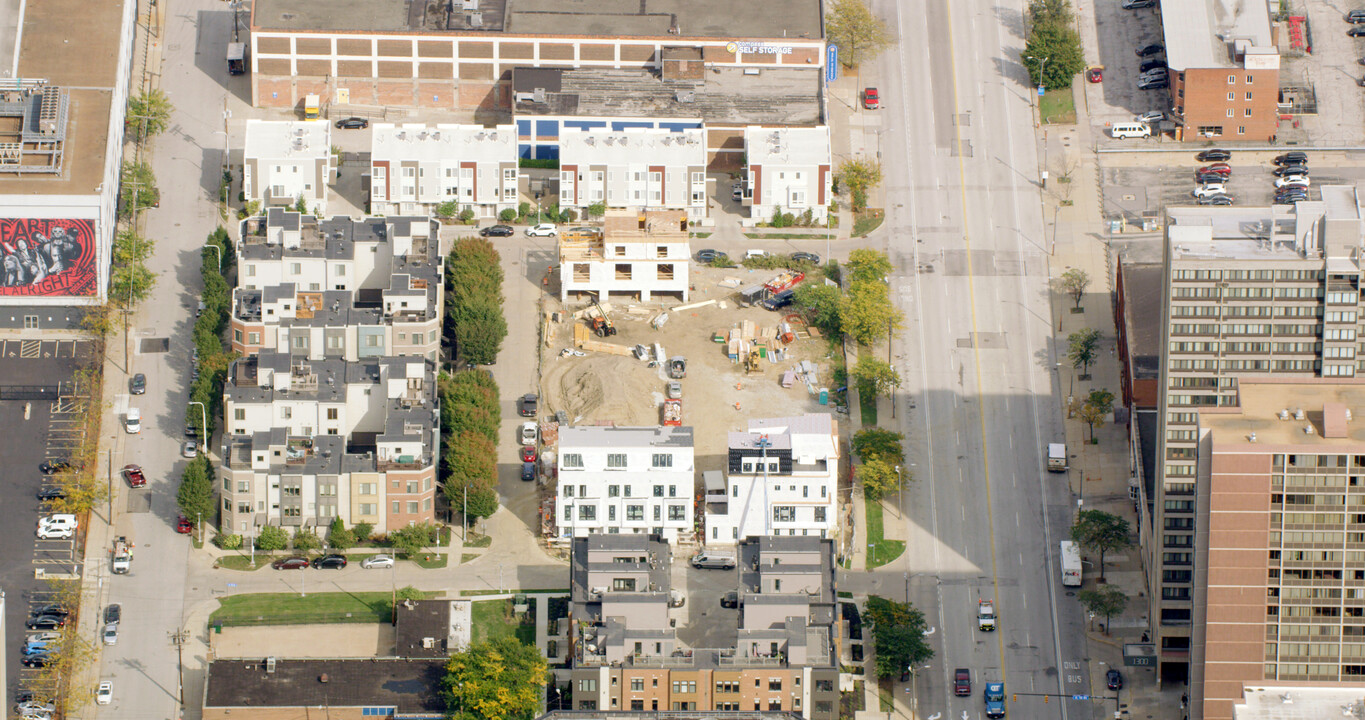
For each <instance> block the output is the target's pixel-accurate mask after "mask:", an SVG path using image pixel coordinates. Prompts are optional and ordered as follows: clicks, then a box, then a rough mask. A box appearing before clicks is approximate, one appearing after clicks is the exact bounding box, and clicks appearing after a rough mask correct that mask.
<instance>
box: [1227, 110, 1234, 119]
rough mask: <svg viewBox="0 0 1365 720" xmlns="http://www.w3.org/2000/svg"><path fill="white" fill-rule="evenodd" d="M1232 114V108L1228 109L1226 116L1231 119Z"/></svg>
mask: <svg viewBox="0 0 1365 720" xmlns="http://www.w3.org/2000/svg"><path fill="white" fill-rule="evenodd" d="M1232 113H1233V110H1232V108H1228V109H1227V116H1228V117H1232Z"/></svg>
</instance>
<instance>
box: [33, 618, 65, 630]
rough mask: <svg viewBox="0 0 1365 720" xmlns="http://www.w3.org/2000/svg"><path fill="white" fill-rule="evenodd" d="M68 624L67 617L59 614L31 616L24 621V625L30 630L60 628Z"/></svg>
mask: <svg viewBox="0 0 1365 720" xmlns="http://www.w3.org/2000/svg"><path fill="white" fill-rule="evenodd" d="M65 624H66V618H65V617H61V616H58V615H39V616H38V617H34V618H29V619H28V622H25V623H24V627H26V628H28V629H29V630H60V629H61V628H62V626H63V625H65Z"/></svg>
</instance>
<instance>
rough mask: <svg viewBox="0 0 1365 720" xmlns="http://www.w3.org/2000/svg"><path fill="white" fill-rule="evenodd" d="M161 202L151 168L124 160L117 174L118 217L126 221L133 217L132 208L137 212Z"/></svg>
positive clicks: (145, 164) (141, 163) (143, 163)
mask: <svg viewBox="0 0 1365 720" xmlns="http://www.w3.org/2000/svg"><path fill="white" fill-rule="evenodd" d="M160 202H161V192H160V191H159V190H157V189H156V176H155V175H153V174H152V166H151V165H148V164H147V163H145V162H133V161H131V160H125V161H124V162H123V169H122V171H121V172H120V173H119V201H118V205H119V207H118V216H119V219H120V220H127V219H128V218H130V217H132V216H133V208H134V206H136V207H137V208H138V209H139V210H145V209H146V208H149V207H153V206H155V205H157V204H158V203H160Z"/></svg>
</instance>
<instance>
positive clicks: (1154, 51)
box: [1137, 43, 1166, 57]
mask: <svg viewBox="0 0 1365 720" xmlns="http://www.w3.org/2000/svg"><path fill="white" fill-rule="evenodd" d="M1164 52H1166V46H1165V45H1162V44H1161V43H1151V44H1150V45H1143V46H1142V47H1140V48H1138V49H1137V56H1138V57H1151V56H1152V55H1160V54H1161V53H1164Z"/></svg>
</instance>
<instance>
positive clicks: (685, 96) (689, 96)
mask: <svg viewBox="0 0 1365 720" xmlns="http://www.w3.org/2000/svg"><path fill="white" fill-rule="evenodd" d="M673 97H674V99H676V100H677V101H678V102H680V103H690V102H695V101H696V100H697V94H696V93H695V92H692V91H691V90H679V91H678V93H677V94H676V95H674V96H673Z"/></svg>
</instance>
